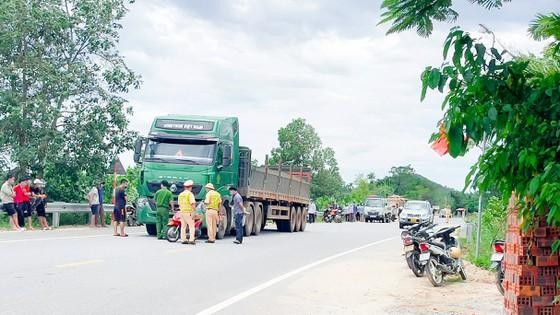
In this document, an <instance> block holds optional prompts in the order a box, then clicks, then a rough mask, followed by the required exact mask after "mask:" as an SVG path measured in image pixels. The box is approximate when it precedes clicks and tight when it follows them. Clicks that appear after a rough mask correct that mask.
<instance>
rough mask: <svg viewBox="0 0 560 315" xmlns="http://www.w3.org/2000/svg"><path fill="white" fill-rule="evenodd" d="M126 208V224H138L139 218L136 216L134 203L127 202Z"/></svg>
mask: <svg viewBox="0 0 560 315" xmlns="http://www.w3.org/2000/svg"><path fill="white" fill-rule="evenodd" d="M125 210H126V225H127V226H138V220H137V218H136V206H135V205H134V204H127V205H126V208H125Z"/></svg>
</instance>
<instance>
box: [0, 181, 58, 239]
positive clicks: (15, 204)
mask: <svg viewBox="0 0 560 315" xmlns="http://www.w3.org/2000/svg"><path fill="white" fill-rule="evenodd" d="M0 201H2V208H3V209H4V211H5V212H6V213H7V214H8V217H9V221H10V225H11V227H12V230H14V231H25V221H26V218H27V223H28V226H27V228H28V229H29V230H34V227H33V217H32V214H33V211H35V212H37V217H38V218H39V224H40V226H41V228H42V229H43V230H50V229H51V228H50V226H49V224H48V222H47V219H46V217H45V211H46V206H47V195H46V193H45V182H44V181H42V180H41V179H38V178H37V179H35V180H34V181H33V182H31V177H28V176H24V177H22V178H21V180H20V181H19V182H18V183H17V184H16V177H15V176H14V175H11V174H10V175H8V176H7V178H6V181H5V182H4V183H3V184H2V186H1V187H0Z"/></svg>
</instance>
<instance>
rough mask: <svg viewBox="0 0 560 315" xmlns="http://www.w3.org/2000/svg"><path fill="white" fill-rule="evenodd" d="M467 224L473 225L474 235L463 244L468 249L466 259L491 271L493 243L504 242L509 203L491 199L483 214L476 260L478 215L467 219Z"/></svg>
mask: <svg viewBox="0 0 560 315" xmlns="http://www.w3.org/2000/svg"><path fill="white" fill-rule="evenodd" d="M467 222H468V223H470V224H472V227H473V233H472V235H471V237H470V238H469V239H466V240H465V241H463V242H462V244H463V247H464V248H465V249H466V258H467V260H469V261H470V262H471V263H473V264H474V265H476V266H478V267H482V268H485V269H490V257H491V256H492V252H493V248H492V243H493V242H494V240H504V238H505V234H506V229H507V225H506V223H507V203H506V202H504V200H503V199H500V198H497V197H491V198H490V200H489V201H488V205H487V206H486V207H485V209H484V211H483V212H482V220H481V223H482V224H481V231H480V255H479V257H478V258H476V230H477V213H472V214H470V215H469V216H468V217H467Z"/></svg>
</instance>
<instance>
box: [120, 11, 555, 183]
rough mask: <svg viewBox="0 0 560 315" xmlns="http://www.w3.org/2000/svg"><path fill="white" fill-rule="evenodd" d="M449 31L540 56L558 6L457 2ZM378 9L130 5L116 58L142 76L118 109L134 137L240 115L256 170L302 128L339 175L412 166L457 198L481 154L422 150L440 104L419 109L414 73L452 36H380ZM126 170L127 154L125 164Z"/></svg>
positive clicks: (434, 60)
mask: <svg viewBox="0 0 560 315" xmlns="http://www.w3.org/2000/svg"><path fill="white" fill-rule="evenodd" d="M455 2H456V3H457V4H458V6H457V8H456V10H457V11H459V12H460V17H459V19H458V21H457V22H456V24H457V25H460V26H461V27H462V28H463V29H465V30H467V31H470V32H471V33H473V34H475V35H476V36H481V37H482V36H483V35H482V34H479V33H478V32H479V30H480V27H479V26H478V24H479V23H482V24H484V25H486V26H487V27H489V28H490V29H491V30H493V31H494V32H495V34H496V36H497V38H498V39H499V41H500V42H501V43H503V44H504V45H505V46H506V48H508V49H509V50H511V51H514V52H517V53H531V52H532V53H538V52H539V51H540V50H541V49H542V47H543V43H539V42H535V41H533V40H531V39H530V38H529V37H528V36H527V25H528V23H529V22H530V21H531V19H533V17H534V15H535V13H538V12H539V13H547V12H551V11H556V12H557V11H558V8H559V7H560V0H535V1H527V0H518V1H513V2H511V3H508V4H506V6H505V7H504V8H503V9H502V10H499V11H497V10H496V11H487V10H485V9H483V8H481V7H478V6H474V5H471V4H470V3H469V1H466V0H463V1H455ZM380 3H381V1H380V0H369V1H365V0H354V1H337V0H317V1H312V0H299V1H296V0H275V1H273V0H191V1H180V0H175V1H172V0H138V1H136V2H135V3H134V4H132V5H130V6H129V9H130V11H129V13H128V15H127V16H126V17H125V18H124V20H123V26H124V28H123V30H122V32H121V41H120V43H121V44H120V49H121V53H122V54H123V55H124V56H125V58H126V61H127V64H128V65H129V66H130V67H131V68H132V69H133V70H134V71H136V72H138V73H139V74H140V75H141V76H142V81H143V84H142V87H141V89H140V90H136V91H132V92H131V93H130V94H129V95H128V96H127V99H128V100H129V103H130V105H131V106H132V107H133V109H134V116H133V117H132V118H131V128H132V129H134V130H137V131H138V132H140V134H143V135H145V134H147V132H148V130H149V127H150V124H151V122H152V120H153V118H154V116H157V115H165V114H196V115H219V116H237V117H239V120H240V139H241V144H242V145H244V146H248V147H250V148H251V149H252V150H253V158H256V159H258V160H259V161H261V162H262V161H264V157H265V155H266V154H268V153H269V152H270V151H271V149H272V148H273V147H275V146H277V145H278V140H277V133H278V129H279V128H281V127H283V126H285V125H286V124H288V123H289V122H290V121H291V120H292V119H295V118H298V117H302V118H305V119H306V120H307V122H308V123H309V124H311V125H312V126H313V127H314V128H315V129H316V131H317V133H318V134H319V136H320V137H321V139H322V142H323V146H325V147H327V146H328V147H332V148H333V149H334V150H335V152H336V157H337V160H338V162H339V166H340V170H341V175H342V177H343V178H344V180H345V181H347V182H351V181H353V180H354V179H355V178H356V176H358V175H359V174H367V173H370V172H374V173H375V174H376V176H377V177H378V178H382V177H384V176H386V175H387V174H388V172H389V170H390V168H391V167H392V166H399V165H408V164H411V165H412V166H413V167H414V169H415V170H416V171H417V173H419V174H422V175H424V176H425V177H428V178H430V179H432V180H434V181H436V182H439V183H441V184H443V185H446V186H449V187H453V188H456V189H462V188H463V187H464V179H465V176H466V174H467V173H468V172H469V169H470V166H471V165H472V164H473V163H474V162H475V161H476V159H477V157H478V155H479V154H480V150H478V149H476V148H475V149H474V150H472V152H471V153H469V154H468V155H467V156H465V157H463V158H459V159H452V158H451V157H449V156H444V157H440V156H439V155H437V154H436V153H435V152H434V151H433V150H432V149H431V148H430V146H429V143H428V140H429V137H430V135H431V134H432V133H433V132H434V131H435V130H436V129H437V128H436V126H437V122H438V121H439V120H440V119H441V117H442V115H443V112H442V110H441V100H442V96H441V95H438V94H437V93H433V92H432V93H428V97H427V99H426V100H425V101H424V102H422V103H421V102H420V87H421V85H420V79H419V77H420V73H421V72H422V70H423V69H424V68H425V67H426V66H428V65H435V66H437V65H439V64H441V63H442V52H441V51H442V44H443V40H444V39H445V36H446V35H447V32H448V30H449V28H451V27H452V26H453V25H451V24H447V23H441V24H436V31H435V32H434V34H433V35H432V36H431V37H430V38H428V39H425V38H421V37H418V36H417V35H416V33H415V32H414V31H411V32H406V33H400V34H393V35H389V36H387V35H385V32H386V30H387V28H388V26H387V25H382V26H377V25H376V24H377V23H378V21H379V16H380V9H379V5H380ZM121 158H122V160H123V163H124V164H125V165H131V164H132V163H133V162H132V154H131V153H130V152H128V153H126V154H124V155H123V156H122V157H121Z"/></svg>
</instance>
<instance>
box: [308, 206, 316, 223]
mask: <svg viewBox="0 0 560 315" xmlns="http://www.w3.org/2000/svg"><path fill="white" fill-rule="evenodd" d="M307 214H309V220H308V221H309V223H315V217H316V216H317V206H316V205H315V202H313V201H311V204H309V209H308V210H307Z"/></svg>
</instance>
